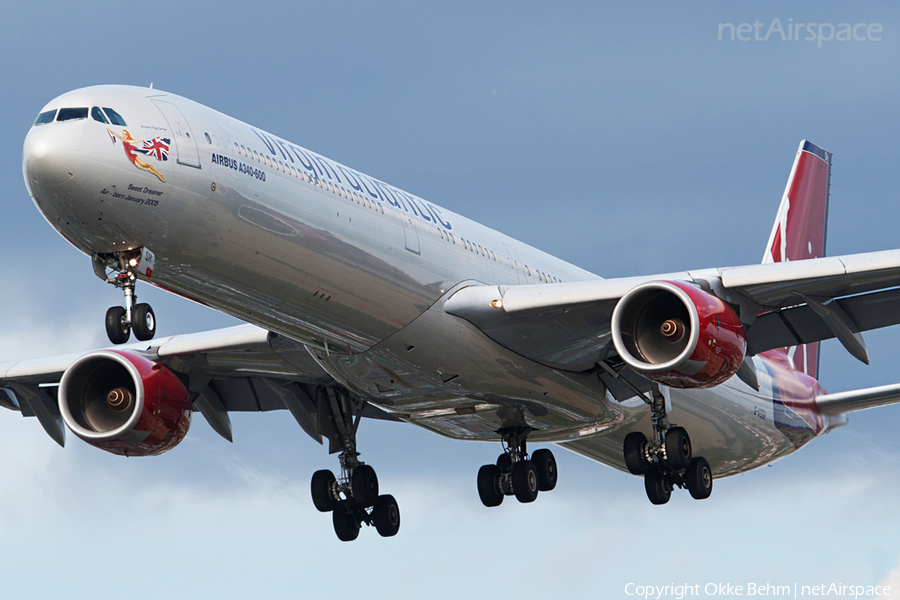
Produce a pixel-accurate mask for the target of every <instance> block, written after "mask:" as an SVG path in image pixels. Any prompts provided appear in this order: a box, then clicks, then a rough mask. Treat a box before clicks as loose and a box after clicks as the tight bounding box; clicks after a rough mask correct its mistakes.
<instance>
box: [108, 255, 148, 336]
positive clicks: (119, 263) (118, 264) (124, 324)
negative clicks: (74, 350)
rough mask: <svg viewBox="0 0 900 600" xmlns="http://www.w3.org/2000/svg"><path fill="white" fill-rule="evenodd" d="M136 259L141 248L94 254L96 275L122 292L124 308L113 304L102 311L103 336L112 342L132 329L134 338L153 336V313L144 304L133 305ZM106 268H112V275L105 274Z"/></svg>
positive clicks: (137, 259) (135, 295)
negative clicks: (103, 321)
mask: <svg viewBox="0 0 900 600" xmlns="http://www.w3.org/2000/svg"><path fill="white" fill-rule="evenodd" d="M148 252H149V251H148ZM150 256H151V257H152V253H150ZM140 262H141V249H138V250H132V251H129V252H117V253H115V254H114V255H109V256H104V257H99V256H97V257H94V269H95V271H96V272H97V274H98V275H100V276H101V277H102V278H103V279H104V280H106V282H107V283H110V284H112V285H114V286H116V287H117V288H119V289H121V290H122V291H123V292H124V293H125V306H124V307H121V306H113V307H110V309H109V310H107V311H106V335H107V337H109V341H110V342H112V343H113V344H124V343H125V342H127V341H128V338H129V337H131V332H132V331H133V332H134V337H136V338H137V339H138V340H140V341H142V342H143V341H147V340H151V339H153V336H154V335H156V315H155V314H153V309H152V308H151V307H150V305H149V304H146V303H144V304H135V301H136V300H137V294H135V291H134V289H135V284H136V283H137V277H136V276H135V273H134V271H135V268H136V267H138V265H139V264H140ZM106 269H112V277H107V275H106ZM101 274H102V275H101Z"/></svg>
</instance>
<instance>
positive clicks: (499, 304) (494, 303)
mask: <svg viewBox="0 0 900 600" xmlns="http://www.w3.org/2000/svg"><path fill="white" fill-rule="evenodd" d="M491 306H492V307H494V308H503V300H491Z"/></svg>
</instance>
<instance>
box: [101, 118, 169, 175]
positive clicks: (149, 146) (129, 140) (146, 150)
mask: <svg viewBox="0 0 900 600" xmlns="http://www.w3.org/2000/svg"><path fill="white" fill-rule="evenodd" d="M106 131H108V132H109V139H111V140H112V143H113V146H115V145H116V140H117V139H119V140H122V146H123V147H124V148H125V156H127V157H128V160H130V161H131V163H132V164H133V165H134V166H136V167H137V168H138V169H141V170H142V171H148V172H150V173H153V174H154V175H156V176H157V177H159V180H160V181H162V182H163V183H165V182H166V178H165V177H164V176H163V174H162V173H160V172H159V171H158V170H157V169H156V167H154V166H153V165H151V164H150V163H148V162H147V161H145V160H144V159H143V158H141V157H140V156H139V155H140V154H143V155H145V156H152V157H153V158H155V159H156V160H158V161H159V162H164V161H167V160H169V144H170V143H171V139H169V138H163V137H155V138H153V139H151V140H145V139H137V140H136V139H134V137H132V135H131V134H130V133H129V132H128V130H127V129H123V130H122V135H119V134H118V133H116V132H115V131H113V130H111V129H107V130H106Z"/></svg>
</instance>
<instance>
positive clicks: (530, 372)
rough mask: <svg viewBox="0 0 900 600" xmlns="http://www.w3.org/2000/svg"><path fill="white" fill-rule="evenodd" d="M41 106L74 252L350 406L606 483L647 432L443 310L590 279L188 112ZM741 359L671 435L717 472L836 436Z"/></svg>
mask: <svg viewBox="0 0 900 600" xmlns="http://www.w3.org/2000/svg"><path fill="white" fill-rule="evenodd" d="M95 107H96V108H99V109H101V110H100V111H99V112H100V114H99V115H98V116H99V118H95V113H94V108H95ZM82 108H83V109H85V112H84V113H83V114H84V117H82V116H81V115H82V113H81V112H78V110H80V109H82ZM104 108H112V109H114V111H115V113H116V114H117V115H120V117H121V118H122V119H123V121H122V122H124V123H125V124H124V125H123V124H116V122H114V121H115V119H114V118H112V117H111V116H110V115H109V114H107V113H106V112H104V111H103V110H102V109H104ZM57 109H77V110H76V112H72V113H68V114H70V115H74V117H73V118H69V119H65V120H61V121H60V120H58V119H57V120H50V121H48V122H46V123H44V124H37V125H35V126H34V127H33V128H32V129H31V130H30V131H29V133H28V136H27V138H26V141H25V149H24V156H23V169H24V175H25V180H26V182H27V185H28V187H29V191H30V193H31V196H32V198H33V200H34V202H35V204H36V205H37V206H38V208H39V209H40V210H41V212H42V213H43V214H44V216H45V217H46V218H47V220H48V221H49V222H50V224H51V225H52V226H53V227H54V228H55V229H56V230H57V231H59V233H60V234H62V235H63V236H64V237H65V238H66V239H67V240H69V241H70V242H71V243H72V244H73V245H75V246H76V247H77V248H78V249H79V250H81V251H82V252H84V253H85V254H88V255H90V256H94V255H98V254H107V253H114V252H119V251H123V250H130V249H134V248H141V247H143V248H148V249H150V250H152V252H153V253H154V255H155V265H154V268H153V270H152V274H150V275H149V277H146V276H142V278H143V279H144V280H146V281H147V282H149V283H151V284H153V285H156V286H159V287H161V288H164V289H166V290H169V291H172V292H174V293H177V294H180V295H183V296H186V297H188V298H191V299H193V300H195V301H197V302H200V303H202V304H205V305H207V306H210V307H212V308H214V309H216V310H219V311H221V312H223V313H227V314H229V315H232V316H235V317H237V318H239V319H241V320H243V321H246V322H248V323H253V324H255V325H258V326H259V327H262V328H265V329H268V330H270V331H273V332H276V333H278V334H280V335H281V336H284V337H285V338H288V339H290V340H293V341H294V342H296V343H298V344H302V345H303V346H305V347H306V348H307V350H308V351H309V353H310V355H311V356H312V357H313V358H314V359H315V361H316V362H317V363H318V364H319V365H320V366H321V367H322V368H323V369H324V370H325V371H326V372H327V373H328V374H329V375H331V376H332V377H333V378H334V379H335V380H337V381H338V382H339V383H341V384H342V385H344V386H345V387H347V388H348V389H350V390H351V391H353V392H355V393H357V394H359V395H361V396H365V397H366V398H369V399H370V401H371V402H373V403H374V404H376V405H378V406H379V407H380V408H382V409H383V410H385V411H387V412H390V413H392V414H394V415H396V416H398V417H400V418H401V419H403V420H406V421H409V422H411V423H414V424H417V425H419V426H422V427H426V428H428V429H431V430H433V431H435V432H438V433H440V434H443V435H447V436H450V437H454V438H459V439H475V440H496V439H498V436H497V433H496V431H497V429H499V428H502V427H511V426H523V425H525V426H530V427H532V428H533V429H534V431H533V432H532V434H531V435H530V437H529V440H530V441H536V442H540V441H545V442H557V443H561V444H563V445H565V446H566V447H568V448H570V449H572V450H574V451H576V452H579V453H581V454H584V455H587V456H589V457H591V458H593V459H595V460H599V461H601V462H604V463H606V464H609V465H612V466H614V467H616V468H620V469H622V468H624V462H623V459H622V439H623V438H624V436H625V434H627V433H628V432H629V431H633V430H642V431H648V430H649V428H650V427H649V418H648V414H647V410H646V407H645V405H644V403H643V402H642V401H641V400H640V399H639V398H633V399H632V400H630V401H626V402H618V401H616V400H615V399H614V398H613V397H612V396H611V395H610V394H609V393H608V392H607V390H606V387H605V386H604V385H603V383H602V382H601V381H600V379H599V378H598V377H597V376H596V375H595V374H594V373H593V372H591V371H590V370H584V369H582V368H574V367H573V368H571V369H567V368H565V367H566V365H565V364H564V363H562V364H541V363H538V362H535V361H533V360H529V359H527V358H524V357H522V356H520V355H518V354H516V353H514V352H512V351H510V350H508V349H506V348H504V347H503V346H502V345H500V344H498V343H497V342H495V341H493V340H491V339H490V338H488V337H487V336H486V335H485V334H484V333H483V332H482V331H480V330H479V329H478V328H476V327H475V326H473V325H472V324H471V323H469V322H468V321H466V320H464V319H461V318H459V317H456V316H453V315H450V314H448V313H447V312H445V311H444V309H443V305H444V303H445V302H446V301H447V299H449V298H450V297H451V296H452V295H453V293H455V292H456V291H458V290H459V289H462V288H464V287H466V286H470V285H477V284H487V285H495V286H496V285H525V284H533V285H540V284H553V283H557V282H561V281H584V280H589V279H598V277H597V276H596V275H593V274H591V273H589V272H587V271H584V270H582V269H580V268H578V267H575V266H573V265H570V264H568V263H566V262H565V261H562V260H559V259H557V258H554V257H552V256H550V255H548V254H545V253H543V252H540V251H538V250H536V249H534V248H532V247H530V246H528V245H526V244H523V243H521V242H518V241H516V240H514V239H512V238H509V237H507V236H504V235H502V234H500V233H498V232H496V231H493V230H491V229H489V228H487V227H484V226H481V225H479V224H477V223H474V222H472V221H470V220H468V219H465V218H464V217H461V216H459V215H456V214H454V213H453V212H451V211H449V210H447V209H444V208H441V207H439V206H436V205H434V204H432V203H429V202H427V201H425V200H423V199H421V198H418V197H416V196H414V195H412V194H409V193H407V192H404V191H402V190H399V189H398V188H395V187H393V186H390V185H388V184H386V183H384V182H381V181H379V180H377V179H375V178H372V177H369V176H367V175H364V174H362V173H360V172H358V171H355V170H353V169H350V168H348V167H345V166H343V165H340V164H338V163H336V162H334V161H331V160H329V159H327V158H324V157H322V156H320V155H318V154H315V153H313V152H311V151H309V150H306V149H305V148H302V147H300V146H297V145H296V144H292V143H290V142H287V141H285V140H283V139H281V138H278V137H276V136H273V135H271V134H268V133H266V132H265V131H263V130H260V129H257V128H254V127H252V126H250V125H247V124H245V123H242V122H240V121H238V120H236V119H233V118H230V117H227V116H225V115H223V114H221V113H218V112H216V111H214V110H212V109H209V108H207V107H205V106H202V105H200V104H197V103H195V102H192V101H190V100H187V99H185V98H181V97H178V96H175V95H172V94H168V93H165V92H161V91H158V90H153V89H145V88H136V87H125V86H98V87H92V88H85V89H81V90H76V91H73V92H70V93H67V94H64V95H62V96H60V97H58V98H56V99H54V100H53V101H51V102H50V103H48V104H47V106H46V107H45V108H44V109H43V110H42V111H41V113H42V114H45V113H49V112H50V111H56V110H57ZM56 114H57V113H55V112H54V115H56ZM104 120H105V122H104ZM36 159H39V160H36ZM607 337H608V335H607ZM753 360H754V363H755V365H756V369H757V372H758V374H759V379H760V389H759V391H755V390H753V389H752V388H750V387H748V386H747V385H746V384H744V383H743V382H742V381H740V380H739V379H738V378H736V377H735V378H732V379H731V380H730V381H728V382H727V383H726V384H724V385H721V386H718V387H716V388H712V389H703V390H677V389H668V388H667V389H666V393H667V394H668V395H669V396H670V399H671V404H672V410H671V412H670V418H671V420H672V421H673V422H676V423H678V424H679V425H681V426H684V427H687V428H689V429H690V431H691V436H692V440H693V443H694V446H695V448H697V449H699V451H701V452H702V453H703V455H704V456H705V457H706V458H707V459H708V460H709V462H710V464H711V466H712V468H713V470H714V471H715V472H716V474H717V475H728V474H734V473H738V472H742V471H745V470H748V469H751V468H755V467H758V466H761V465H763V464H766V463H768V462H771V461H772V460H775V459H776V458H779V457H781V456H784V455H785V454H788V453H790V452H792V451H794V450H796V449H797V448H799V447H800V446H802V445H803V444H805V443H806V442H807V441H809V440H810V439H812V438H814V437H815V436H816V435H818V434H820V433H823V432H825V431H827V430H828V429H829V427H831V426H834V425H836V424H839V422H837V421H829V420H828V419H827V418H825V417H823V416H821V415H820V414H818V412H817V411H816V410H815V405H814V402H813V399H814V397H815V395H816V394H817V393H819V392H820V391H821V389H820V388H819V387H818V384H817V383H816V382H815V380H814V379H812V378H810V377H807V376H806V375H804V374H802V373H798V372H796V371H794V370H793V368H792V367H791V364H790V363H789V362H788V361H787V360H786V359H784V357H783V355H782V354H780V353H778V352H771V353H764V354H763V355H760V356H757V357H754V359H753Z"/></svg>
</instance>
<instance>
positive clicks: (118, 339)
mask: <svg viewBox="0 0 900 600" xmlns="http://www.w3.org/2000/svg"><path fill="white" fill-rule="evenodd" d="M106 335H107V337H109V341H111V342H112V343H113V344H124V343H125V342H127V341H128V338H129V337H131V327H130V326H128V325H127V324H126V323H125V309H124V308H123V307H121V306H113V307H110V309H109V310H107V311H106Z"/></svg>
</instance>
